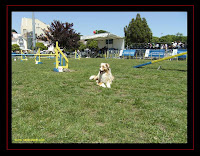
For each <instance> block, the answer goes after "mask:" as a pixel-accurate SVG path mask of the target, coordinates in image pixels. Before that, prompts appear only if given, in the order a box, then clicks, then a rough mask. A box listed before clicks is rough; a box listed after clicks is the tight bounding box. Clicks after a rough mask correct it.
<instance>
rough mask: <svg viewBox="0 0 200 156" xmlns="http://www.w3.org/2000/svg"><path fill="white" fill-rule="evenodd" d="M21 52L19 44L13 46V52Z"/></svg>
mask: <svg viewBox="0 0 200 156" xmlns="http://www.w3.org/2000/svg"><path fill="white" fill-rule="evenodd" d="M19 50H21V49H20V46H19V45H18V44H13V45H12V51H19Z"/></svg>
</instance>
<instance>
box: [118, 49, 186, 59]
mask: <svg viewBox="0 0 200 156" xmlns="http://www.w3.org/2000/svg"><path fill="white" fill-rule="evenodd" d="M147 50H148V51H147ZM140 51H141V50H140ZM186 51H187V49H177V54H180V53H183V52H186ZM137 52H138V50H137V49H126V50H123V52H122V56H136V53H137ZM146 53H147V54H146ZM165 53H166V51H165V49H144V50H143V54H142V55H141V53H140V55H137V56H144V55H145V57H147V56H148V57H149V58H151V57H153V58H164V57H165ZM137 54H139V53H137ZM178 58H186V55H182V56H179V57H178Z"/></svg>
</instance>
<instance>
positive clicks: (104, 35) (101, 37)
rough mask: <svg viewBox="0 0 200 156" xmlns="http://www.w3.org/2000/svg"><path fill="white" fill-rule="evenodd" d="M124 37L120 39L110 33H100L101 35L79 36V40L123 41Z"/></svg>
mask: <svg viewBox="0 0 200 156" xmlns="http://www.w3.org/2000/svg"><path fill="white" fill-rule="evenodd" d="M123 38H124V37H120V36H117V35H114V34H111V33H101V34H95V35H90V36H81V40H89V39H93V40H97V41H98V40H106V39H123Z"/></svg>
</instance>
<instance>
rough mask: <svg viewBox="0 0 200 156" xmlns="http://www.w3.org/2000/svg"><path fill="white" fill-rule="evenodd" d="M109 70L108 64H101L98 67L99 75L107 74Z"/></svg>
mask: <svg viewBox="0 0 200 156" xmlns="http://www.w3.org/2000/svg"><path fill="white" fill-rule="evenodd" d="M109 69H110V65H109V64H108V63H101V65H100V69H99V70H100V73H103V72H107V71H109Z"/></svg>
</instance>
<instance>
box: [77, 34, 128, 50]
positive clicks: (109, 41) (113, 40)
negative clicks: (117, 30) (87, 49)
mask: <svg viewBox="0 0 200 156" xmlns="http://www.w3.org/2000/svg"><path fill="white" fill-rule="evenodd" d="M89 39H93V40H96V41H98V47H99V48H100V49H101V48H104V47H106V48H109V49H110V48H114V49H118V50H123V49H124V37H120V36H117V35H114V34H111V33H101V34H95V35H90V36H81V38H80V40H81V41H85V40H89Z"/></svg>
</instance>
